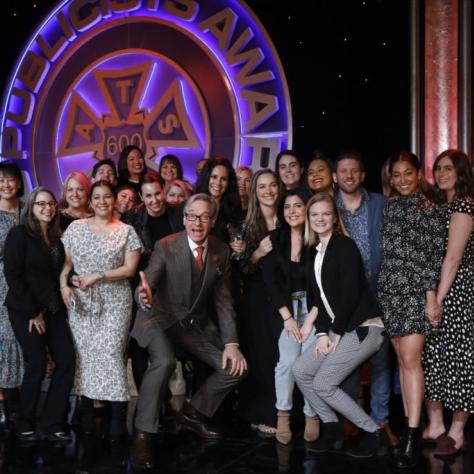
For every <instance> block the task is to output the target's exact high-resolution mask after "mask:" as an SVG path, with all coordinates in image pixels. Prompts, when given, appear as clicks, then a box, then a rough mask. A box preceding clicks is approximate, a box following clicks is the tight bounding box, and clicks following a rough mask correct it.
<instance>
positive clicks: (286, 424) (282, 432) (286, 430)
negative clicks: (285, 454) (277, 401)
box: [275, 410, 292, 444]
mask: <svg viewBox="0 0 474 474" xmlns="http://www.w3.org/2000/svg"><path fill="white" fill-rule="evenodd" d="M277 417H278V421H277V431H276V435H275V438H276V439H277V441H278V442H279V443H281V444H289V443H290V442H291V438H292V433H291V428H290V412H289V411H280V410H278V413H277Z"/></svg>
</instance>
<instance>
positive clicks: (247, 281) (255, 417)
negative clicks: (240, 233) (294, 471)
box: [238, 243, 282, 427]
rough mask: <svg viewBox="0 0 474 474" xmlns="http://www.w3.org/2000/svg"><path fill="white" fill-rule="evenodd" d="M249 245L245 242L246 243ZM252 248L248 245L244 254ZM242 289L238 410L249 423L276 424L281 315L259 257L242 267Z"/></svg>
mask: <svg viewBox="0 0 474 474" xmlns="http://www.w3.org/2000/svg"><path fill="white" fill-rule="evenodd" d="M247 246H248V247H249V243H247ZM254 250H255V248H252V247H249V248H247V250H246V254H247V255H252V253H253V252H254ZM242 274H243V293H242V298H241V301H240V304H239V311H238V314H239V324H240V326H239V329H240V332H239V341H240V344H241V347H242V353H243V354H244V356H245V358H246V359H247V363H248V376H247V378H246V379H245V380H244V382H243V383H242V385H241V386H240V388H239V414H240V416H241V417H242V418H243V419H245V420H246V421H248V422H249V423H252V424H255V425H258V424H264V425H267V426H272V427H275V426H276V422H277V415H276V414H277V411H276V408H275V404H276V394H275V367H276V364H277V362H278V358H279V353H278V339H279V337H280V334H281V330H282V323H281V318H276V317H275V312H274V307H273V305H272V304H270V299H269V298H268V296H267V291H266V286H265V283H264V278H263V271H262V266H261V261H259V262H258V263H257V264H256V265H253V264H251V263H250V261H248V260H247V262H246V263H245V264H244V265H243V267H242Z"/></svg>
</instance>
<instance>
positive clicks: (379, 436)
mask: <svg viewBox="0 0 474 474" xmlns="http://www.w3.org/2000/svg"><path fill="white" fill-rule="evenodd" d="M388 445H389V441H388V437H387V434H386V433H385V431H384V430H382V429H380V428H379V429H378V430H376V431H374V432H373V433H369V432H364V435H363V436H362V438H361V440H360V442H359V444H358V445H357V446H354V447H353V448H351V449H349V450H348V451H346V454H347V455H348V456H351V457H353V458H358V459H366V458H371V457H373V456H380V457H382V456H385V455H386V454H387V452H388Z"/></svg>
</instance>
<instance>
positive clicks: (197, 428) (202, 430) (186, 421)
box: [176, 404, 222, 439]
mask: <svg viewBox="0 0 474 474" xmlns="http://www.w3.org/2000/svg"><path fill="white" fill-rule="evenodd" d="M176 417H177V420H178V423H179V424H180V425H181V427H182V428H184V429H185V430H189V431H192V432H193V433H196V434H197V435H198V436H199V437H201V438H202V439H220V438H222V433H221V432H220V431H219V430H218V429H216V428H213V427H211V426H210V425H209V424H208V421H207V420H206V419H205V418H204V416H203V415H201V414H200V413H199V412H198V411H196V410H195V409H194V408H193V407H192V406H191V405H189V404H188V405H185V406H184V407H183V409H182V410H181V411H180V412H178V413H177V414H176Z"/></svg>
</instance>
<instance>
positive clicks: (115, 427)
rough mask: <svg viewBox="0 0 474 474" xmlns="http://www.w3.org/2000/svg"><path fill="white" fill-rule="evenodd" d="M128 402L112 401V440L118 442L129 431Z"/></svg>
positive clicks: (110, 430)
mask: <svg viewBox="0 0 474 474" xmlns="http://www.w3.org/2000/svg"><path fill="white" fill-rule="evenodd" d="M126 423H127V402H110V429H109V436H110V441H111V442H117V441H120V440H122V439H123V438H124V437H125V434H126V432H127V429H126Z"/></svg>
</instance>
